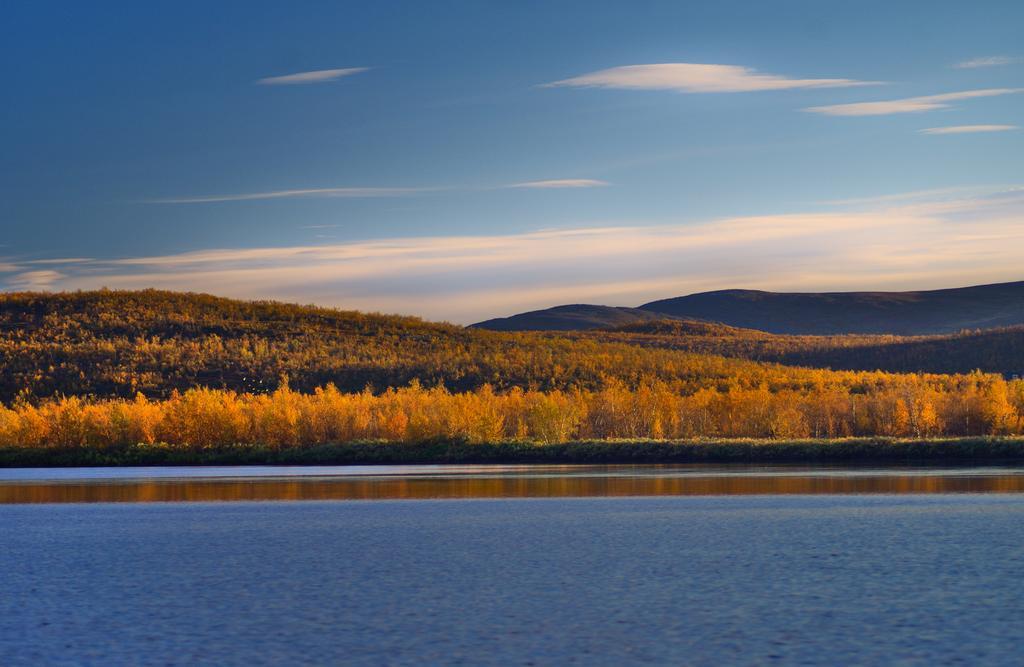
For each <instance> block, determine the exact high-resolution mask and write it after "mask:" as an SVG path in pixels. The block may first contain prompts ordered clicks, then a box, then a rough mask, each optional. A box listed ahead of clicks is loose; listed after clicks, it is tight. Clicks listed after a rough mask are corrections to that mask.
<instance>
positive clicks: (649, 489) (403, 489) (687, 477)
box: [0, 465, 1024, 504]
mask: <svg viewBox="0 0 1024 667" xmlns="http://www.w3.org/2000/svg"><path fill="white" fill-rule="evenodd" d="M1022 492H1024V468H1022V467H1019V466H1018V467H975V468H964V467H958V468H934V467H932V468H913V467H902V468H870V467H865V468H850V467H846V468H843V467H833V468H827V467H809V466H745V465H739V466H737V465H732V466H721V465H720V466H714V465H660V466H659V465H638V466H629V465H611V466H591V465H585V466H583V465H577V466H572V465H532V466H531V465H482V466H481V465H478V466H468V465H466V466H446V465H421V466H335V467H330V466H324V467H304V466H302V467H272V466H251V467H246V466H237V467H165V468H67V469H60V468H49V469H46V468H26V469H7V470H4V469H0V504H5V503H59V502H157V501H165V502H166V501H214V500H219V501H241V500H357V499H364V500H374V499H376V500H380V499H399V498H402V499H425V498H537V497H540V498H548V497H590V496H693V495H766V494H767V495H790V494H845V493H1022Z"/></svg>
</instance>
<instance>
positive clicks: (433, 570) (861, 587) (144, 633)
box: [0, 467, 1024, 666]
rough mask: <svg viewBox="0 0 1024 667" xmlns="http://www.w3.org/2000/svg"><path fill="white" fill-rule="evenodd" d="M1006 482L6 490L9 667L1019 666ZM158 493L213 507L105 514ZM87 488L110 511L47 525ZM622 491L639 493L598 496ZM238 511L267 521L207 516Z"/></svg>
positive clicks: (197, 480) (637, 477)
mask: <svg viewBox="0 0 1024 667" xmlns="http://www.w3.org/2000/svg"><path fill="white" fill-rule="evenodd" d="M307 472H313V473H314V474H313V475H306V474H303V473H307ZM1019 476H1020V472H1019V471H1016V470H1013V469H990V468H983V469H982V468H979V469H972V470H965V469H961V470H947V471H938V472H936V471H914V470H908V469H903V470H838V469H837V470H817V471H813V470H808V469H764V468H757V469H746V470H736V469H722V468H694V467H689V468H686V467H672V468H659V467H651V468H643V469H638V468H628V467H614V468H588V469H574V470H569V471H565V470H560V469H559V468H555V467H547V468H531V469H525V470H524V469H518V470H516V469H498V468H487V469H480V468H473V469H469V468H438V467H415V468H401V469H395V468H386V469H382V468H361V469H359V470H355V471H351V470H347V469H322V468H317V469H315V470H313V471H308V470H283V469H280V468H277V469H269V470H265V469H251V468H250V469H242V470H239V469H208V468H207V469H185V470H173V469H136V470H126V469H121V470H117V471H111V470H59V471H53V470H48V471H24V470H23V471H11V470H6V471H0V490H2V492H3V493H4V494H6V495H4V496H3V498H4V499H5V502H6V504H2V505H0V665H4V666H8V665H14V666H20V665H49V664H67V665H81V664H84V665H130V664H131V665H134V664H146V665H149V664H153V665H167V664H172V665H193V664H203V665H271V664H311V665H323V664H351V665H421V664H457V665H528V664H534V665H564V664H594V665H633V664H672V665H683V664H692V665H722V664H741V665H763V664H771V663H774V664H787V665H788V664H807V665H835V664H844V665H848V664H910V665H915V664H920V665H933V664H949V665H956V664H963V665H977V664H989V665H1003V664H1005V665H1016V664H1020V662H1021V657H1020V656H1021V655H1024V622H1022V619H1024V495H1021V494H1018V493H1016V492H1015V491H1016V490H1019V488H1017V487H1014V486H1013V484H1015V483H1016V482H1014V480H1016V479H1019ZM307 478H308V479H307ZM495 480H498V482H501V483H496V482H495ZM509 480H515V483H512V482H511V481H509ZM544 480H548V481H544ZM566 480H569V481H566ZM572 480H575V481H572ZM601 480H603V481H601ZM715 480H718V481H715ZM886 480H887V481H886ZM869 481H870V484H869V483H868V482H869ZM399 482H401V483H403V484H405V486H394V484H396V483H399ZM769 482H770V483H771V484H775V485H777V488H778V486H779V485H781V488H782V490H781V491H778V490H776V491H772V490H765V489H766V488H767V487H764V486H763V485H762V483H769ZM897 482H898V485H899V488H898V489H895V490H899V491H913V490H917V491H926V492H927V493H900V494H897V493H894V492H893V491H894V489H893V487H892V486H891V485H892V484H897ZM925 482H927V483H925ZM556 483H557V484H556ZM190 484H200V485H201V486H200V487H199V488H201V489H203V490H202V491H201V492H200V491H196V490H195V489H194V488H192V487H188V485H190ZM206 484H214V485H216V484H228V485H229V487H226V488H230V489H233V490H232V491H231V493H228V494H227V495H225V491H224V488H219V487H216V486H212V487H211V486H202V485H206ZM265 484H292V485H293V486H294V485H299V486H302V485H305V484H312V485H313V487H311V488H318V489H321V490H320V491H318V493H319V492H321V491H322V488H321V485H327V487H326V488H330V489H337V488H342V487H343V488H346V489H348V490H347V491H345V493H350V492H353V489H362V490H361V491H359V493H361V494H364V495H354V496H334V495H328V496H326V497H327V498H335V497H355V498H373V497H379V496H382V497H392V498H395V497H400V498H421V497H423V495H424V494H426V493H428V490H429V493H438V494H441V497H439V498H434V499H426V500H424V499H419V500H412V501H410V500H377V501H373V502H367V501H366V500H333V499H331V500H316V501H309V500H299V501H292V502H281V501H280V499H282V498H289V497H293V496H292V495H289V494H290V493H292V492H289V494H282V493H281V492H280V489H277V488H276V487H274V489H276V490H274V489H271V487H266V488H265V487H264V486H262V485H265ZM366 484H371V485H372V484H380V485H382V487H381V488H382V489H385V491H381V492H380V494H376V492H368V491H366V489H367V488H368V487H367V486H365V485H366ZM452 484H454V486H452ZM622 484H626V485H627V486H626V487H623V486H620V485H622ZM655 484H663V485H664V486H663V487H661V488H663V489H665V490H666V491H665V494H664V495H656V494H655V490H654V487H652V486H651V485H655ZM807 484H810V487H808V486H807ZM979 484H980V485H982V486H981V490H986V491H1002V493H974V492H972V491H974V490H978V488H979V487H977V485H979ZM175 485H185V487H186V488H190V489H191V490H189V491H188V492H187V494H186V495H187V496H188V494H200V493H211V494H212V496H211V497H210V499H211V500H212V499H215V500H217V501H218V502H150V503H146V502H96V501H97V500H101V499H106V500H122V501H123V500H161V501H168V500H172V499H173V493H171V492H169V491H167V489H170V488H174V487H175ZM231 485H241V486H240V487H236V486H231ZM360 485H362V486H360ZM790 485H793V486H790ZM800 485H804V486H800ZM822 485H824V487H823V486H822ZM835 485H839V486H835ZM857 485H860V486H859V487H858V486H857ZM865 485H866V486H865ZM878 485H882V486H885V485H890V486H889V487H888V488H889V489H890V491H889V492H886V493H879V492H878V489H879V488H881V487H879V486H878ZM94 487H95V488H103V489H107V490H108V491H109V490H111V489H114V490H117V493H114V494H113V495H112V496H107V497H105V498H101V497H100V496H95V495H89V494H86V495H85V496H79V495H78V494H80V492H79V491H76V492H75V493H74V494H64V495H61V494H60V493H57V495H56V496H54V495H50V496H49V498H50V500H49V501H46V502H43V500H44V497H46V495H47V494H53V493H54V492H53V491H52V489H55V488H69V489H84V488H94ZM154 487H155V488H158V489H164V491H153V490H152V488H154ZM144 488H145V489H150V490H149V491H146V492H145V493H143V491H142V489H144ZM303 488H305V487H304V486H303ZM625 488H629V489H641V492H639V493H635V494H632V495H630V497H614V496H619V495H623V494H624V491H623V489H625ZM747 488H750V489H753V490H752V491H751V492H750V493H751V494H753V495H728V494H740V493H742V491H741V489H747ZM796 488H804V489H808V488H810V489H812V490H814V489H816V490H818V494H817V495H779V494H785V493H802V494H807V493H810V492H811V491H793V490H792V489H796ZM821 488H838V489H841V492H840V493H835V492H831V493H829V492H825V493H821V492H820V489H821ZM11 489H30V490H32V489H34V490H35V491H33V493H36V492H38V493H39V495H32V494H29V495H28V496H26V495H24V492H23V491H13V492H12V491H11ZM47 489H50V490H47ZM211 489H217V490H216V492H215V493H214V492H213V491H211ZM239 489H243V490H242V491H239ZM244 489H248V490H247V491H246V490H244ZM253 489H256V490H258V493H273V494H276V495H272V496H271V497H273V498H275V499H277V501H260V500H253V501H251V502H222V501H224V500H234V499H242V500H252V499H253V498H258V497H259V496H258V495H257V491H254V490H253ZM411 489H415V490H411ZM438 489H440V491H439V490H438ZM467 489H468V490H469V491H470V493H467V494H466V497H463V498H459V499H452V498H450V497H445V494H447V495H448V496H451V495H454V494H455V493H456V491H457V490H467ZM577 489H584V490H591V491H593V492H594V493H596V494H597V495H600V496H605V497H571V496H573V492H574V491H575V490H577ZM702 489H709V490H708V491H706V493H709V494H721V495H693V494H694V493H697V492H698V491H700V490H702ZM858 489H859V490H858ZM943 489H944V490H943ZM40 490H43V491H40ZM44 491H45V492H44ZM175 493H177V492H175ZM297 493H298V492H297ZM302 493H306V492H301V493H299V495H297V496H294V497H304V496H303V495H301V494H302ZM331 493H334V491H331ZM147 494H152V495H147ZM386 494H392V495H391V496H388V495H386ZM645 494H646V495H647V496H648V497H644V495H645ZM652 494H655V495H652ZM677 494H678V495H677ZM529 495H534V496H559V497H534V498H528V497H523V496H529ZM579 495H582V494H579ZM626 495H629V494H626ZM480 496H487V497H480ZM188 497H190V496H188ZM76 498H78V500H77V501H76V500H75V499H76ZM83 501H89V502H83Z"/></svg>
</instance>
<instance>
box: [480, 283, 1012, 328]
mask: <svg viewBox="0 0 1024 667" xmlns="http://www.w3.org/2000/svg"><path fill="white" fill-rule="evenodd" d="M602 308H605V307H602V306H558V307H555V308H550V309H548V310H541V311H533V312H531V313H524V314H522V315H513V316H512V317H507V318H502V319H499V320H488V321H487V322H481V323H479V324H477V325H475V326H478V327H481V328H485V329H495V328H499V326H500V328H501V329H502V330H506V331H509V330H527V329H530V330H534V329H541V328H546V327H545V326H544V325H546V324H550V325H551V326H550V328H552V329H558V330H567V329H599V328H608V327H615V326H620V325H622V324H630V323H638V322H644V321H649V320H651V319H656V318H646V319H645V318H644V317H643V316H642V315H638V314H637V311H641V312H647V313H653V314H655V315H656V316H657V318H658V319H663V318H665V317H669V318H682V319H693V320H704V321H709V322H721V323H723V324H728V325H731V326H734V327H743V328H748V329H758V330H761V331H766V332H769V333H778V334H810V335H835V334H848V333H854V334H898V335H925V334H948V333H955V332H958V331H961V330H964V329H990V328H999V327H1009V326H1015V325H1024V282H1013V283H1000V284H994V285H978V286H974V287H962V288H955V289H941V290H929V291H919V292H821V293H814V292H806V293H782V292H762V291H757V290H720V291H715V292H702V293H699V294H691V295H689V296H682V297H677V298H673V299H662V300H659V301H652V302H650V303H645V304H643V305H642V306H640V307H639V308H615V309H607V310H608V311H616V312H618V311H624V312H626V313H629V314H630V316H632V321H631V322H624V321H612V319H611V318H601V317H593V316H588V313H596V312H605V311H601V310H600V309H602ZM569 323H574V324H577V325H578V326H568V324H569Z"/></svg>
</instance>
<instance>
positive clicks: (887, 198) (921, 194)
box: [820, 185, 1016, 206]
mask: <svg viewBox="0 0 1024 667" xmlns="http://www.w3.org/2000/svg"><path fill="white" fill-rule="evenodd" d="M1015 189H1016V188H1015V186H1009V185H957V186H953V187H948V188H933V189H931V190H914V191H911V192H896V193H892V194H886V195H873V196H870V197H853V198H850V199H832V200H829V201H823V202H820V203H821V204H825V205H827V206H861V205H868V206H873V205H886V206H889V205H892V204H894V203H896V202H910V201H932V202H937V201H948V200H951V199H953V200H959V201H962V200H965V199H967V200H971V199H976V198H979V197H986V196H990V195H995V194H998V193H1000V192H1007V191H1011V192H1012V191H1014V190H1015Z"/></svg>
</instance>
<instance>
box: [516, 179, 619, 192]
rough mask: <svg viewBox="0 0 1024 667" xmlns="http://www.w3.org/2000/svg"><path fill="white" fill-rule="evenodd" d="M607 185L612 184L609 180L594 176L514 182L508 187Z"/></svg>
mask: <svg viewBox="0 0 1024 667" xmlns="http://www.w3.org/2000/svg"><path fill="white" fill-rule="evenodd" d="M605 185H610V183H608V182H607V181H598V180H594V179H592V178H559V179H553V180H550V181H526V182H525V183H513V184H512V185H509V186H506V187H510V188H539V189H542V190H544V189H557V188H599V187H602V186H605Z"/></svg>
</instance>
